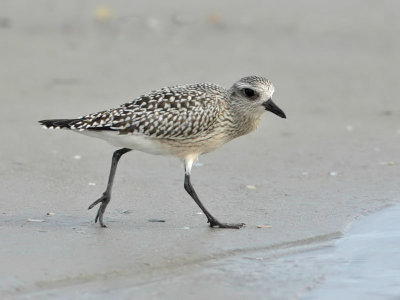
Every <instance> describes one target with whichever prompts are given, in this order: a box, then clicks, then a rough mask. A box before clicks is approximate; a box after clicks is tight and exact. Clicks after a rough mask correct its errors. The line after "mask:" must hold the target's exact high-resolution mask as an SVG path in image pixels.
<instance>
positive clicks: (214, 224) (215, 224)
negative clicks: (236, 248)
mask: <svg viewBox="0 0 400 300" xmlns="http://www.w3.org/2000/svg"><path fill="white" fill-rule="evenodd" d="M185 163H186V164H185V183H184V187H185V190H186V192H188V194H189V195H190V196H191V197H192V198H193V200H194V201H195V202H196V203H197V205H198V206H199V207H200V208H201V210H202V211H203V213H204V214H205V215H206V217H207V219H208V223H210V227H219V228H235V229H239V228H241V227H243V226H244V225H245V224H244V223H221V222H219V221H218V220H217V219H216V218H215V217H214V216H213V215H212V214H211V213H210V212H209V211H208V210H207V209H206V208H205V207H204V205H203V203H201V201H200V199H199V197H198V196H197V194H196V191H195V190H194V188H193V186H192V183H191V182H190V169H191V166H192V163H193V162H190V163H189V164H188V163H187V162H185Z"/></svg>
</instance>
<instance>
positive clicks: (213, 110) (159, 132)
mask: <svg viewBox="0 0 400 300" xmlns="http://www.w3.org/2000/svg"><path fill="white" fill-rule="evenodd" d="M224 96H225V90H224V89H223V88H222V87H219V86H217V85H213V84H197V85H190V86H177V87H170V88H163V89H161V90H157V91H153V92H151V93H149V94H146V95H143V96H141V97H139V98H137V99H135V100H133V101H131V102H129V103H126V104H123V105H121V106H120V107H119V108H116V109H111V110H107V111H102V112H99V113H95V114H91V115H88V116H85V117H83V118H81V119H80V120H77V122H76V123H75V124H74V125H73V126H72V127H74V128H76V129H84V130H114V131H118V132H119V134H130V133H139V134H144V135H147V136H151V137H155V138H168V139H184V138H191V137H195V136H197V135H200V134H201V133H204V132H206V131H207V130H208V129H209V128H210V127H211V126H212V125H213V124H214V123H215V121H216V120H217V117H218V114H219V113H220V106H221V104H220V99H221V98H222V97H224Z"/></svg>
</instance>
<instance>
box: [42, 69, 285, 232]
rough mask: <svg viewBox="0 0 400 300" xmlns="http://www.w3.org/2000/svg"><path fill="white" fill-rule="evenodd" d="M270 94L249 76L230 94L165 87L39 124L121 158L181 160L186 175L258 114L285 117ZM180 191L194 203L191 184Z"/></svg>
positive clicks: (253, 124) (207, 87) (200, 87)
mask: <svg viewBox="0 0 400 300" xmlns="http://www.w3.org/2000/svg"><path fill="white" fill-rule="evenodd" d="M273 93H274V87H273V85H272V84H271V82H270V81H268V80H267V79H265V78H263V77H258V76H249V77H244V78H242V79H240V80H239V81H237V82H236V83H235V84H233V86H232V87H231V88H230V89H225V88H223V87H221V86H219V85H216V84H210V83H199V84H193V85H184V86H173V87H165V88H162V89H159V90H154V91H152V92H150V93H148V94H144V95H142V96H140V97H138V98H136V99H134V100H133V101H131V102H128V103H125V104H122V105H121V106H120V107H118V108H115V109H109V110H105V111H101V112H98V113H93V114H89V115H86V116H84V117H81V118H77V119H53V120H43V121H39V122H40V123H41V124H42V125H44V126H45V127H46V128H61V129H69V130H72V131H77V132H80V133H83V134H86V135H89V136H94V137H98V138H101V139H104V140H106V141H108V142H110V143H111V144H113V145H115V146H117V147H122V148H123V149H125V150H124V151H122V150H123V149H121V150H119V151H122V152H121V153H122V154H123V153H125V152H127V151H130V150H131V149H132V150H140V151H144V152H148V153H151V154H162V155H173V156H176V157H178V158H180V159H182V160H184V162H185V171H186V175H187V176H189V175H190V172H191V167H192V164H193V162H194V161H195V160H196V159H197V158H198V156H199V155H201V154H203V153H207V152H210V151H212V150H214V149H216V148H218V147H220V146H221V145H223V144H225V143H226V142H228V141H230V140H232V139H234V138H236V137H238V136H241V135H244V134H247V133H249V132H251V131H253V130H254V129H256V128H257V126H258V123H259V120H260V117H261V114H262V113H263V111H265V110H269V111H271V112H273V113H275V114H277V115H279V116H281V117H283V118H284V117H285V114H284V113H283V111H281V110H280V109H279V108H278V107H277V106H276V105H275V104H274V103H273V102H272V100H271V97H272V95H273ZM117 152H118V151H116V153H117ZM122 154H120V155H122ZM120 155H119V156H118V158H117V159H116V162H115V166H114V167H112V170H111V173H110V180H111V185H112V180H113V177H114V173H115V169H113V168H116V163H117V162H118V159H119V157H120ZM113 162H114V160H113ZM113 170H114V171H113ZM113 172H114V173H113ZM189 186H190V187H189ZM185 188H187V191H188V192H189V194H190V195H191V196H192V197H193V199H195V201H196V197H197V196H194V195H195V193H194V190H193V189H192V187H191V185H190V181H189V183H188V185H187V183H186V180H185ZM110 189H111V188H110ZM108 191H109V188H107V191H106V192H108ZM109 193H110V192H109ZM101 199H102V198H101ZM101 199H99V200H98V201H100V200H101ZM107 199H108V200H107V201H106V200H104V199H102V200H101V201H100V202H102V206H101V208H100V209H99V213H98V215H97V217H99V218H100V223H101V225H102V226H103V225H104V224H103V222H102V213H103V212H104V210H105V207H106V205H107V203H108V201H109V198H107ZM197 200H198V199H197ZM98 201H97V202H95V203H94V205H95V204H97V203H99V202H98ZM198 202H200V201H199V200H198ZM198 202H197V201H196V203H198ZM104 203H105V204H104ZM198 204H199V203H198ZM199 205H200V204H199ZM91 207H92V206H91ZM200 207H201V206H200ZM202 209H203V208H202ZM101 210H102V212H101ZM206 215H207V218H208V220H209V222H210V224H211V223H213V222H214V221H215V218H213V217H212V216H211V214H209V213H208V212H207V213H206ZM97 217H96V220H97ZM213 220H214V221H213ZM214 223H215V222H214ZM215 224H216V223H215ZM219 225H221V224H219ZM235 228H236V227H235Z"/></svg>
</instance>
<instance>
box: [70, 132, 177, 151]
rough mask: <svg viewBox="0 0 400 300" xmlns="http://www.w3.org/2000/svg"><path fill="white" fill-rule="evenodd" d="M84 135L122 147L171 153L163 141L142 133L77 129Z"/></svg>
mask: <svg viewBox="0 0 400 300" xmlns="http://www.w3.org/2000/svg"><path fill="white" fill-rule="evenodd" d="M76 132H79V133H82V134H84V135H88V136H92V137H96V138H99V139H102V140H105V141H106V142H109V143H110V144H112V145H114V146H116V147H121V148H128V149H132V150H138V151H142V152H146V153H150V154H155V155H169V154H170V152H169V151H168V150H167V149H166V148H165V147H163V146H162V144H161V143H159V142H157V141H155V140H154V139H152V138H150V137H147V136H145V135H142V134H121V135H120V134H118V133H117V132H115V131H94V130H93V131H92V130H84V131H76Z"/></svg>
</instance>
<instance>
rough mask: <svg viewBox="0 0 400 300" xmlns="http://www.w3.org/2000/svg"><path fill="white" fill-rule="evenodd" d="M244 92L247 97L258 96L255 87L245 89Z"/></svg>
mask: <svg viewBox="0 0 400 300" xmlns="http://www.w3.org/2000/svg"><path fill="white" fill-rule="evenodd" d="M243 93H244V94H245V96H246V97H247V98H255V97H256V96H257V94H256V92H255V91H254V90H253V89H249V88H245V89H243Z"/></svg>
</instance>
